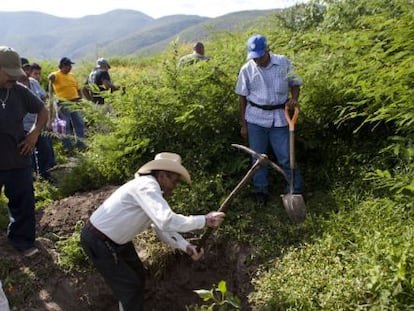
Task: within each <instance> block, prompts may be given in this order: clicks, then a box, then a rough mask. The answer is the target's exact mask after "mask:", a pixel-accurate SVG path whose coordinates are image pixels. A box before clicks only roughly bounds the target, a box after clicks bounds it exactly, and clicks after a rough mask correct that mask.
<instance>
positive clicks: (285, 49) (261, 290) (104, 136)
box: [0, 0, 414, 311]
mask: <svg viewBox="0 0 414 311" xmlns="http://www.w3.org/2000/svg"><path fill="white" fill-rule="evenodd" d="M256 33H260V34H263V35H265V36H267V38H268V42H269V44H270V49H271V51H273V52H274V53H277V54H284V55H287V56H288V57H289V58H290V59H291V60H292V61H293V63H294V65H295V68H296V71H297V73H298V74H299V75H300V76H301V77H302V79H303V81H304V83H303V87H302V88H301V96H300V116H299V120H298V124H297V125H296V138H297V141H296V158H297V160H298V162H299V167H300V168H301V171H302V173H303V176H304V184H305V187H306V189H305V194H306V198H307V202H306V204H307V218H306V220H305V222H304V223H303V224H299V225H294V224H292V223H291V222H290V221H289V219H288V217H287V215H286V213H285V211H284V210H283V206H282V203H281V201H280V194H281V193H283V186H284V182H283V180H282V178H281V177H280V176H276V175H275V176H272V177H271V183H272V186H273V188H272V194H271V200H270V202H269V204H268V205H267V206H266V207H262V206H258V205H256V203H255V201H254V200H253V198H252V196H251V188H250V187H249V186H248V187H246V188H245V190H244V191H243V192H242V193H241V194H240V195H239V196H238V198H237V199H236V200H235V201H234V202H233V204H232V206H231V209H230V210H229V212H228V215H227V217H226V220H225V223H224V224H223V226H222V227H221V228H220V230H218V231H217V232H216V233H215V237H214V242H212V243H220V242H218V241H226V242H227V243H229V242H230V243H235V244H237V245H238V246H240V245H243V246H244V247H246V248H247V249H249V254H248V255H246V254H244V253H243V262H242V263H241V264H242V265H243V266H244V267H245V268H246V269H247V270H249V271H250V277H251V279H250V281H251V285H252V288H251V289H250V290H249V292H248V293H247V294H246V292H245V291H242V290H241V289H240V288H239V287H238V285H237V284H238V283H237V282H229V286H228V288H229V291H231V292H232V293H234V294H235V295H236V296H237V295H238V296H240V297H239V298H241V300H242V301H243V308H244V309H245V310H272V311H273V310H410V309H412V306H413V304H414V274H413V271H414V220H413V219H414V218H413V216H414V161H413V160H414V99H413V98H414V94H413V93H414V66H413V63H414V1H413V0H343V1H339V0H326V1H323V3H318V2H317V1H315V2H314V1H310V2H309V3H307V4H302V5H299V6H296V7H293V8H291V9H289V10H284V11H281V12H276V13H274V14H272V15H270V16H266V17H265V18H263V19H261V20H258V21H257V23H255V24H254V25H252V26H251V28H250V29H249V30H248V31H239V32H235V31H233V32H226V33H215V34H214V36H212V37H211V39H210V40H208V41H206V42H205V46H206V54H207V55H208V56H209V57H210V61H209V62H199V63H197V64H195V65H193V66H187V67H184V68H178V67H177V62H178V59H179V57H180V56H182V55H183V54H185V53H186V52H188V49H187V48H188V47H185V46H180V45H179V46H177V45H176V44H174V42H171V43H170V48H169V49H168V50H166V51H164V52H162V53H160V54H157V55H154V56H151V57H147V58H139V59H138V58H122V57H118V58H115V57H114V58H112V59H111V65H112V69H111V75H112V78H113V80H114V81H116V83H118V84H120V85H121V86H123V87H125V92H124V93H121V92H115V93H112V94H108V96H107V101H108V102H110V103H111V105H112V107H113V108H114V111H115V113H114V115H102V114H101V113H100V111H99V110H97V109H96V107H94V106H93V105H91V104H90V103H89V104H88V103H86V102H85V106H84V107H85V108H84V111H85V115H86V117H87V122H88V126H89V138H88V142H87V143H88V147H89V148H88V149H87V150H86V151H84V152H81V153H79V154H77V157H78V161H77V162H76V167H74V168H73V169H72V170H71V173H70V174H69V173H68V174H66V175H65V176H63V177H61V179H60V182H59V184H58V186H56V188H54V187H55V186H54V187H51V186H40V185H37V187H40V188H41V189H42V196H41V197H40V196H39V197H38V201H39V202H38V206H39V208H45V209H46V210H47V205H48V204H49V203H50V200H58V199H61V198H63V197H66V196H69V195H72V194H73V193H79V192H83V191H86V190H91V189H100V188H101V187H103V186H106V185H108V184H112V185H113V184H116V185H119V184H121V183H123V182H125V181H126V180H128V179H130V178H132V176H133V175H134V173H135V171H136V170H137V168H138V167H139V166H140V165H141V164H142V163H145V162H146V161H148V160H150V159H152V158H153V157H154V154H156V153H158V152H160V151H174V152H179V153H180V154H181V155H182V157H183V163H185V166H186V167H187V168H188V169H189V171H190V172H191V175H192V179H193V184H192V186H191V187H180V188H179V189H178V190H177V192H176V193H175V194H174V196H173V198H172V202H171V204H172V206H173V207H174V209H175V210H176V211H177V212H180V213H184V214H198V213H205V212H207V211H210V210H217V209H218V207H219V206H220V203H221V202H222V201H223V199H224V198H225V197H226V196H227V195H228V194H229V193H230V191H231V190H232V189H233V188H234V187H235V186H236V184H237V183H238V182H239V181H240V179H241V178H242V177H243V175H244V174H245V173H246V171H247V170H248V169H249V167H250V159H249V158H248V157H247V156H246V154H244V153H242V152H238V151H237V150H236V149H234V148H233V147H231V144H232V143H239V144H247V142H246V141H244V140H243V139H242V138H241V137H240V135H239V131H240V129H239V123H238V99H237V96H236V95H235V93H234V89H235V83H236V79H237V74H238V71H239V69H240V67H241V66H242V64H243V63H244V62H245V59H246V41H247V39H248V38H249V36H251V35H252V34H256ZM75 70H76V72H77V73H78V75H79V76H80V77H82V79H83V78H84V77H85V75H86V74H87V71H88V70H89V69H85V68H82V67H77V68H75ZM270 156H271V157H272V155H270ZM61 161H62V162H65V161H66V159H65V157H64V156H62V158H61ZM44 187H46V190H45V188H44ZM47 187H51V189H52V190H51V189H48V188H47ZM73 236H74V237H76V231H75V232H74V234H73ZM68 243H73V241H72V240H70V241H69V239H68ZM238 249H239V248H238ZM227 251H228V252H229V253H230V250H227ZM229 253H226V252H223V254H222V256H223V257H225V256H230V254H229ZM232 255H233V256H236V257H237V252H235V253H232ZM245 255H246V256H245ZM76 256H78V257H77V258H79V257H82V256H83V255H82V254H81V253H80V252H78V253H76ZM157 258H158V257H157ZM154 261H155V263H154ZM154 261H153V262H152V264H155V265H159V266H164V264H165V262H163V261H162V260H161V259H158V261H157V260H156V259H154ZM217 261H220V258H217ZM74 262H75V264H73V266H72V267H71V269H79V270H82V267H76V263H77V262H80V261H75V260H74ZM191 268H192V267H189V269H191ZM0 271H1V270H0ZM214 272H215V271H211V273H214ZM166 273H167V274H168V271H167V272H166ZM217 273H218V272H217ZM220 277H223V276H222V275H217V278H220ZM223 278H225V277H223ZM224 281H226V280H224ZM227 281H229V280H227ZM233 281H234V280H233ZM215 285H217V284H211V286H212V287H214V286H215ZM244 290H245V289H244ZM202 303H203V302H202V300H201V299H200V305H201V304H202ZM208 303H212V300H210V301H207V302H204V304H208ZM184 309H185V308H184V306H180V307H178V308H177V310H184ZM236 309H237V308H236V307H235V306H230V305H229V309H228V310H236ZM191 310H205V309H202V307H194V306H193V309H191Z"/></svg>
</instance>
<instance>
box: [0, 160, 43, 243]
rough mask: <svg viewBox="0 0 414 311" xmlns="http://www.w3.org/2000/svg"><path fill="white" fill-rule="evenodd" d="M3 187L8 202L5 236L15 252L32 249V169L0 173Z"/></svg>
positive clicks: (34, 224)
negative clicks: (7, 223) (7, 222)
mask: <svg viewBox="0 0 414 311" xmlns="http://www.w3.org/2000/svg"><path fill="white" fill-rule="evenodd" d="M3 186H4V194H5V195H6V197H7V199H8V200H9V203H8V207H9V215H10V223H9V226H8V230H7V236H8V238H9V241H10V242H11V244H12V245H13V246H14V247H15V248H16V249H17V250H20V251H24V250H26V249H29V248H31V247H33V244H34V241H35V234H36V220H35V201H34V189H33V170H32V168H31V167H30V166H29V167H27V168H20V169H13V170H4V171H0V189H2V188H3Z"/></svg>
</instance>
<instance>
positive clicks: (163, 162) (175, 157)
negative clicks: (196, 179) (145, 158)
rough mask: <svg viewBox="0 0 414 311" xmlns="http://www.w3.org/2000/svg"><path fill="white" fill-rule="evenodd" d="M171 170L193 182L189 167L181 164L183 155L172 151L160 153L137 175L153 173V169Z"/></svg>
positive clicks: (185, 179)
mask: <svg viewBox="0 0 414 311" xmlns="http://www.w3.org/2000/svg"><path fill="white" fill-rule="evenodd" d="M156 170H158V171H169V172H174V173H177V174H178V175H180V176H181V180H182V181H184V182H186V183H187V184H191V177H190V174H189V173H188V171H187V169H186V168H185V167H184V166H182V165H181V156H180V155H179V154H177V153H172V152H161V153H158V154H157V155H156V156H155V158H154V160H152V161H149V162H147V163H145V164H144V165H143V166H141V168H140V169H139V170H138V171H137V172H136V174H135V175H138V176H139V175H146V174H151V172H152V171H156Z"/></svg>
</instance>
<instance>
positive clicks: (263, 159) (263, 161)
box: [198, 144, 287, 249]
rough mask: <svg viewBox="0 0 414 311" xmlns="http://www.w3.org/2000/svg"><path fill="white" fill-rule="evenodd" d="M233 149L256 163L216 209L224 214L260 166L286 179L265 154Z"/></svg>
mask: <svg viewBox="0 0 414 311" xmlns="http://www.w3.org/2000/svg"><path fill="white" fill-rule="evenodd" d="M232 146H233V147H235V148H238V149H240V150H243V151H245V152H247V153H248V154H250V155H251V156H252V157H254V158H256V159H257V160H256V162H254V164H253V166H252V167H251V168H250V170H249V171H248V172H247V173H246V175H245V176H244V177H243V179H242V180H241V181H240V182H239V183H238V184H237V186H236V187H235V188H234V189H233V191H232V192H231V193H230V194H229V196H228V197H227V198H226V199H225V200H224V202H223V203H222V204H221V206H220V208H219V209H218V211H219V212H223V213H225V212H226V211H227V209H228V208H229V206H230V204H231V203H232V201H233V199H234V197H235V196H236V195H237V194H238V193H239V192H240V190H241V189H242V188H243V187H244V186H245V185H246V184H247V182H248V181H249V180H250V179H251V178H252V177H253V175H254V173H256V171H257V170H258V169H259V168H260V167H261V166H269V167H271V168H273V169H275V170H276V171H278V172H279V173H281V174H282V175H283V177H285V179H287V177H286V174H285V172H284V171H283V170H282V169H281V168H280V167H279V166H278V165H276V164H275V163H274V162H272V161H270V160H269V158H268V157H267V155H266V154H264V153H262V154H259V153H257V152H256V151H254V150H252V149H250V148H248V147H246V146H243V145H238V144H232ZM213 231H214V229H213V228H207V230H206V231H205V233H204V234H203V236H202V237H201V239H200V241H199V243H198V248H199V249H200V248H202V247H203V246H204V245H205V243H206V240H207V239H208V237H209V236H210V235H211V234H212V233H213Z"/></svg>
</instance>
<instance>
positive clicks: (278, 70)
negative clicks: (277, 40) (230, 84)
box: [236, 53, 302, 128]
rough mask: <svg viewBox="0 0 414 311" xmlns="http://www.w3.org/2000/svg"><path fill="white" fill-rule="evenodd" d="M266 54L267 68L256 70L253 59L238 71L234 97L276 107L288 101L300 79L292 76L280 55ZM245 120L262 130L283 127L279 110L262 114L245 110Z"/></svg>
mask: <svg viewBox="0 0 414 311" xmlns="http://www.w3.org/2000/svg"><path fill="white" fill-rule="evenodd" d="M269 54H270V63H269V65H268V66H267V67H259V66H257V64H256V63H255V62H254V60H253V59H251V60H249V61H248V62H247V63H246V64H244V65H243V66H242V68H241V69H240V73H239V77H238V80H237V84H236V94H237V95H240V96H245V97H246V98H247V100H248V101H252V102H253V103H255V104H257V105H280V104H284V103H285V102H286V101H287V100H288V99H289V90H290V88H291V87H292V86H299V85H301V84H302V79H301V78H300V77H299V75H297V74H296V73H294V71H293V66H292V64H291V62H290V61H289V59H288V58H287V57H286V56H283V55H277V54H273V53H269ZM245 119H246V121H247V122H249V123H253V124H256V125H259V126H263V127H266V128H270V127H282V126H287V125H288V123H287V121H286V117H285V112H284V110H283V109H276V110H263V109H260V108H257V107H254V106H252V105H249V104H248V105H247V106H246V114H245Z"/></svg>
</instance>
